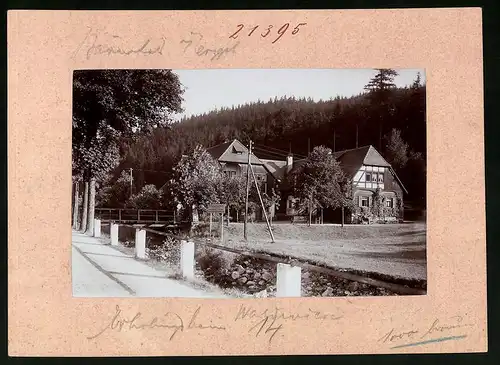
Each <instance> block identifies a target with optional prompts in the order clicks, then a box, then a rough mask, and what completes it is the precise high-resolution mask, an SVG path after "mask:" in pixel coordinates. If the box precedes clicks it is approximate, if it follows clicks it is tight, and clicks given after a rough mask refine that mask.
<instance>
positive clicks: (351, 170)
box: [333, 145, 391, 178]
mask: <svg viewBox="0 0 500 365" xmlns="http://www.w3.org/2000/svg"><path fill="white" fill-rule="evenodd" d="M333 156H334V157H335V159H336V160H337V161H338V162H339V163H340V166H341V167H342V169H343V170H344V172H345V173H346V175H347V176H348V177H349V178H351V177H353V176H354V175H355V174H356V172H357V171H358V170H359V168H360V167H361V166H362V165H369V166H381V167H391V165H390V164H389V163H388V162H387V161H386V160H385V159H384V158H383V157H382V155H380V153H378V152H377V150H376V149H375V148H374V147H373V146H371V145H369V146H363V147H359V148H352V149H350V150H344V151H338V152H334V153H333Z"/></svg>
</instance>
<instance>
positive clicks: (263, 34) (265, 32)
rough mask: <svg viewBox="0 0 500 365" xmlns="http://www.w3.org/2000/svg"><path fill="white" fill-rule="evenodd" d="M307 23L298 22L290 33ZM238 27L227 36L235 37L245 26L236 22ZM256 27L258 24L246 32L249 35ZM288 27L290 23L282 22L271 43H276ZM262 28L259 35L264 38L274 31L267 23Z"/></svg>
mask: <svg viewBox="0 0 500 365" xmlns="http://www.w3.org/2000/svg"><path fill="white" fill-rule="evenodd" d="M306 24H307V23H299V24H297V26H295V28H293V30H292V34H293V35H295V34H297V33H298V32H299V30H300V27H301V26H304V25H306ZM237 27H238V29H237V30H236V32H234V33H233V34H231V35H230V36H229V38H233V39H236V38H238V34H239V33H240V32H241V31H242V30H243V28H245V26H244V25H243V24H238V26H237ZM257 28H259V26H258V25H256V26H255V27H253V28H250V31H249V32H248V34H247V35H248V36H249V37H250V36H251V35H252V34H254V32H255V31H256V30H257ZM289 28H290V23H285V24H283V25H282V26H281V27H280V28H279V29H278V31H277V32H276V33H277V34H278V37H276V39H274V41H273V42H272V43H276V42H277V41H278V40H279V39H280V38H281V37H283V35H284V34H285V33H286V32H287V31H288V29H289ZM262 29H263V30H262V31H261V32H260V36H261V37H262V38H266V37H267V36H269V35H270V34H271V33H274V31H273V30H272V29H273V26H272V25H269V26H268V27H267V28H262Z"/></svg>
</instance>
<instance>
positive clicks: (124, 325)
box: [87, 305, 226, 341]
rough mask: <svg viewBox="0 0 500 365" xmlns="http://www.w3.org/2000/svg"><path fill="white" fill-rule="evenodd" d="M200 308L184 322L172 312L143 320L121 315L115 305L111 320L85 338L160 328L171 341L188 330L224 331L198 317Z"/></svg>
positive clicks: (223, 328) (120, 311)
mask: <svg viewBox="0 0 500 365" xmlns="http://www.w3.org/2000/svg"><path fill="white" fill-rule="evenodd" d="M200 312H201V307H198V308H197V309H196V310H195V311H194V313H193V314H192V315H191V316H189V317H188V318H187V320H186V321H185V320H184V319H183V318H182V317H181V316H180V315H178V314H177V313H174V312H166V313H164V314H163V315H162V316H159V317H152V318H144V317H143V314H142V313H141V312H137V313H135V314H134V315H132V316H126V315H124V314H123V312H122V310H121V308H120V307H119V306H118V305H117V306H116V308H115V313H114V314H113V316H112V317H111V320H110V321H109V322H108V323H107V324H106V326H104V328H102V329H101V330H100V331H99V332H97V333H96V334H94V335H92V336H89V337H87V339H89V340H94V339H96V338H99V337H100V336H102V335H103V334H104V333H106V332H111V331H115V332H122V331H132V330H148V329H155V328H160V329H164V330H168V331H170V337H169V340H170V341H171V340H173V339H174V337H175V336H176V335H177V333H179V332H186V331H189V330H204V331H226V327H224V326H222V325H214V324H213V323H212V322H211V321H203V320H201V319H200V318H199V317H200Z"/></svg>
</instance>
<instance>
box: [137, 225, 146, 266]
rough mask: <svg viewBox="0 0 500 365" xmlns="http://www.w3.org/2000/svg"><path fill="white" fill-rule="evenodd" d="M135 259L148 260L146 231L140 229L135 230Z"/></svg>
mask: <svg viewBox="0 0 500 365" xmlns="http://www.w3.org/2000/svg"><path fill="white" fill-rule="evenodd" d="M135 257H137V258H139V259H146V231H145V230H143V229H140V228H136V230H135Z"/></svg>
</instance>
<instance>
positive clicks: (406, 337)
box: [378, 316, 473, 348]
mask: <svg viewBox="0 0 500 365" xmlns="http://www.w3.org/2000/svg"><path fill="white" fill-rule="evenodd" d="M472 326H473V324H470V323H465V322H464V318H463V317H462V316H453V317H451V318H449V319H447V320H442V319H438V318H437V319H435V320H434V321H433V322H432V323H430V324H429V325H427V326H423V327H419V328H407V329H403V330H396V329H395V328H391V330H390V331H388V332H386V333H384V335H383V336H382V337H381V338H380V339H379V340H378V342H380V343H384V344H391V345H394V346H393V347H392V348H400V347H407V346H417V345H424V344H428V343H432V342H442V341H443V340H454V339H460V338H463V337H466V335H460V336H449V335H450V334H455V332H456V331H455V330H458V329H462V330H463V329H465V328H468V327H472ZM443 336H444V337H443ZM430 337H434V338H432V339H430ZM404 341H406V342H407V343H404V344H401V342H404ZM408 341H409V342H408Z"/></svg>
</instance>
